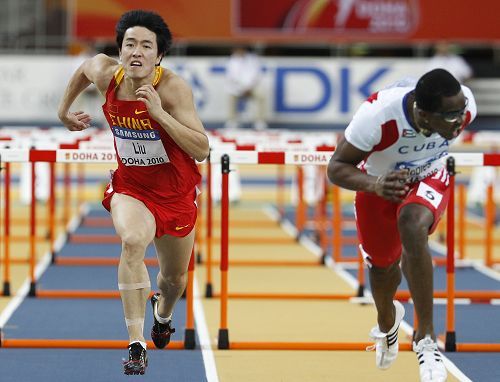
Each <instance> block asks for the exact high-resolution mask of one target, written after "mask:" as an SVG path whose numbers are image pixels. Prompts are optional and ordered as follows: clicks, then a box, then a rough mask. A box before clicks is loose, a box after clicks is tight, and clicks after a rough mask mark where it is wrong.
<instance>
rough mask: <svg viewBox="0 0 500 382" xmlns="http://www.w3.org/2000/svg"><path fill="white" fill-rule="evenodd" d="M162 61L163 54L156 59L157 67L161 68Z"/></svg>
mask: <svg viewBox="0 0 500 382" xmlns="http://www.w3.org/2000/svg"><path fill="white" fill-rule="evenodd" d="M161 60H163V54H160V55H159V56H158V57H157V58H156V61H157V62H156V64H155V65H156V66H160V63H161Z"/></svg>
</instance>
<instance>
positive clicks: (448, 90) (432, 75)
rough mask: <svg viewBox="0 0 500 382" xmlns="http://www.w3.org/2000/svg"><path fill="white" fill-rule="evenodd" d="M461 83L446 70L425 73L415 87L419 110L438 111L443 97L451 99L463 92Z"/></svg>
mask: <svg viewBox="0 0 500 382" xmlns="http://www.w3.org/2000/svg"><path fill="white" fill-rule="evenodd" d="M461 89H462V88H461V86H460V82H458V81H457V79H456V78H455V77H453V75H451V73H450V72H448V71H447V70H444V69H434V70H431V71H430V72H427V73H425V74H424V75H423V76H422V77H420V79H419V80H418V82H417V86H416V87H415V101H416V102H417V106H418V108H419V109H421V110H424V111H429V112H435V111H438V110H439V108H440V107H441V104H442V98H443V97H451V96H454V95H456V94H458V93H459V92H460V90H461Z"/></svg>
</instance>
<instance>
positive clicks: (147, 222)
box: [111, 193, 156, 246]
mask: <svg viewBox="0 0 500 382" xmlns="http://www.w3.org/2000/svg"><path fill="white" fill-rule="evenodd" d="M111 217H112V219H113V225H114V226H115V229H116V233H117V234H118V236H120V238H121V239H122V241H123V242H131V243H134V244H139V245H144V246H147V245H148V244H149V243H150V242H151V241H152V240H153V238H154V235H155V231H156V223H155V218H154V216H153V214H152V213H151V212H150V211H149V210H148V209H147V207H146V206H145V205H144V203H142V202H141V201H139V200H137V199H135V198H133V197H131V196H128V195H124V194H119V193H115V194H114V195H113V198H112V199H111Z"/></svg>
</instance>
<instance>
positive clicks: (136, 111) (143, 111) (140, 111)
mask: <svg viewBox="0 0 500 382" xmlns="http://www.w3.org/2000/svg"><path fill="white" fill-rule="evenodd" d="M145 112H147V110H137V109H135V111H134V113H135V114H136V115H137V114H142V113H145Z"/></svg>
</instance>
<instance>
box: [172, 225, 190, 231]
mask: <svg viewBox="0 0 500 382" xmlns="http://www.w3.org/2000/svg"><path fill="white" fill-rule="evenodd" d="M190 225H191V224H186V225H182V226H176V227H175V230H176V231H180V230H181V229H184V228H187V227H189V226H190Z"/></svg>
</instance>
